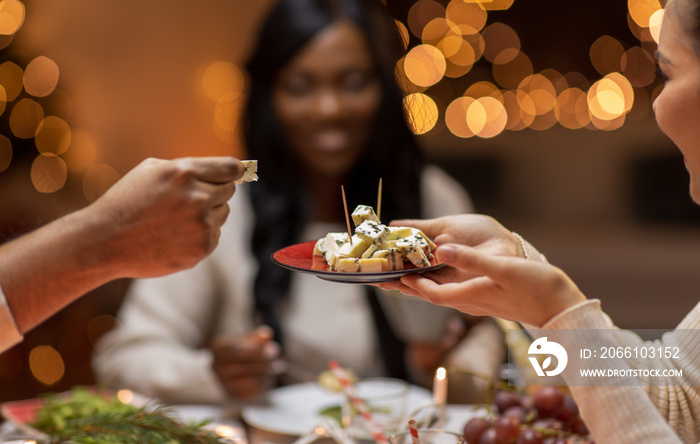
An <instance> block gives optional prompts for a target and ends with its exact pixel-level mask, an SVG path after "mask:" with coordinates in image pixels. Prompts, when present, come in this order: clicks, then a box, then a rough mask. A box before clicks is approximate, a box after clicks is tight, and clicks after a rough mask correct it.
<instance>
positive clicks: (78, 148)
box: [62, 131, 98, 173]
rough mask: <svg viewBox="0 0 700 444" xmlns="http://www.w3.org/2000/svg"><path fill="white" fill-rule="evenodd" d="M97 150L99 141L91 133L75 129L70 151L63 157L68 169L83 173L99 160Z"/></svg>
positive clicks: (72, 171)
mask: <svg viewBox="0 0 700 444" xmlns="http://www.w3.org/2000/svg"><path fill="white" fill-rule="evenodd" d="M97 152H98V150H97V142H95V139H94V138H93V137H92V136H91V135H89V134H88V133H86V132H84V131H74V132H73V133H72V137H71V141H70V146H69V147H68V151H66V153H65V154H63V156H62V157H63V160H65V161H66V165H67V166H68V171H70V172H71V173H82V172H84V171H86V170H87V169H88V168H89V167H90V165H92V164H93V163H95V162H96V161H97Z"/></svg>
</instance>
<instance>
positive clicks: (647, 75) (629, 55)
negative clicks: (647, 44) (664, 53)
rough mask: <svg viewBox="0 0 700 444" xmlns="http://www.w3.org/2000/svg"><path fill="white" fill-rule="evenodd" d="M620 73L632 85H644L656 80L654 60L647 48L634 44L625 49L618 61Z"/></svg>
mask: <svg viewBox="0 0 700 444" xmlns="http://www.w3.org/2000/svg"><path fill="white" fill-rule="evenodd" d="M620 64H621V67H622V74H624V76H625V77H626V78H627V79H628V80H629V82H630V83H631V84H632V86H636V87H639V88H641V87H644V86H649V85H651V84H652V83H653V82H654V80H656V62H655V61H654V57H652V55H651V54H649V52H647V50H645V49H644V48H642V47H641V46H635V47H632V48H630V49H628V50H627V52H625V54H624V55H623V56H622V60H621V61H620Z"/></svg>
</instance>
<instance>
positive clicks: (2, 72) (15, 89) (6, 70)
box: [0, 61, 24, 102]
mask: <svg viewBox="0 0 700 444" xmlns="http://www.w3.org/2000/svg"><path fill="white" fill-rule="evenodd" d="M23 84H24V71H23V70H22V68H20V67H19V65H17V64H16V63H13V62H10V61H7V62H5V63H3V64H2V65H0V85H2V87H3V88H5V93H6V95H7V98H6V99H5V100H7V101H8V102H11V101H13V100H15V99H16V98H17V96H18V95H19V93H21V92H22V87H23Z"/></svg>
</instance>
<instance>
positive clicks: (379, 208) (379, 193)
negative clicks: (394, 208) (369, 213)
mask: <svg viewBox="0 0 700 444" xmlns="http://www.w3.org/2000/svg"><path fill="white" fill-rule="evenodd" d="M377 218H378V219H379V220H382V178H381V177H380V178H379V191H377Z"/></svg>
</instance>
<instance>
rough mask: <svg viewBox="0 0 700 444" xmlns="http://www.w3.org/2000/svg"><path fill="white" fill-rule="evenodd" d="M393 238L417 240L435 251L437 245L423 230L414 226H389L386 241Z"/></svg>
mask: <svg viewBox="0 0 700 444" xmlns="http://www.w3.org/2000/svg"><path fill="white" fill-rule="evenodd" d="M391 240H406V241H409V242H410V241H411V240H415V241H417V242H419V243H420V244H421V246H423V247H424V248H425V249H426V250H428V251H435V249H436V248H437V245H435V243H434V242H433V241H432V240H430V238H429V237H428V236H426V235H425V234H424V233H423V232H422V231H421V230H419V229H418V228H413V227H389V234H388V235H387V236H386V241H391Z"/></svg>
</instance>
